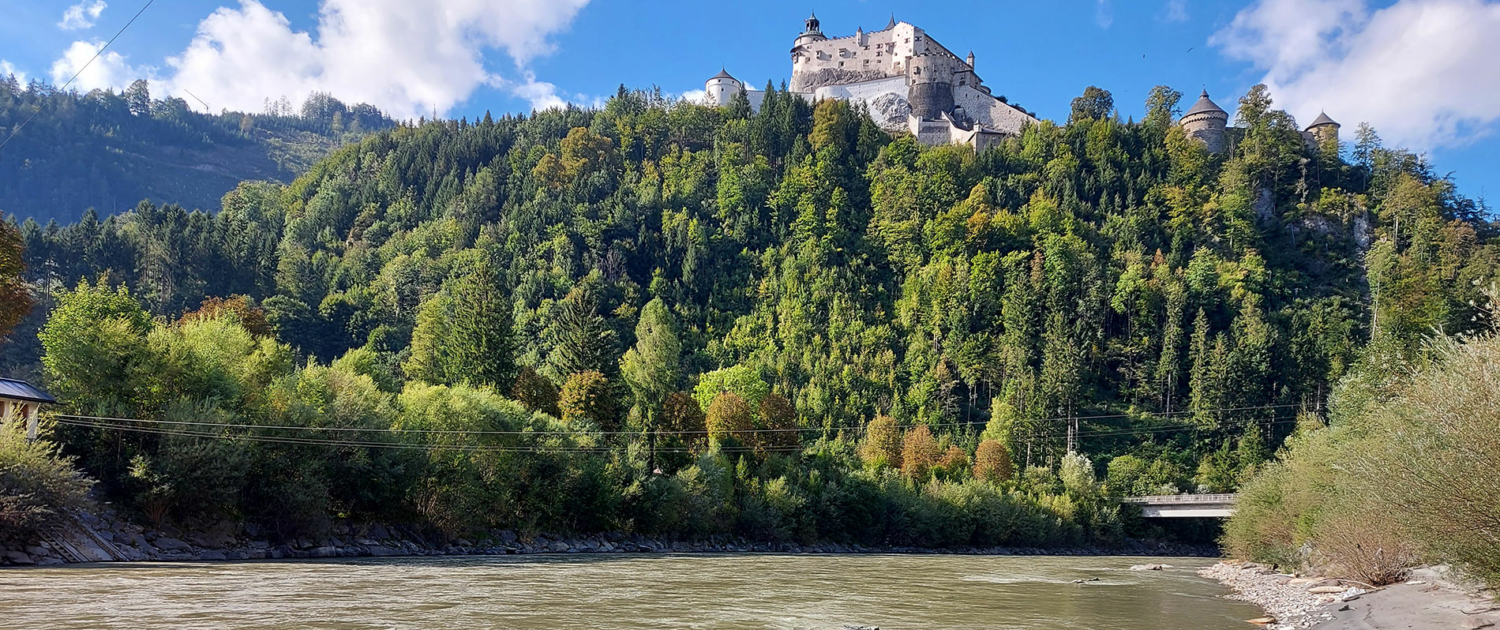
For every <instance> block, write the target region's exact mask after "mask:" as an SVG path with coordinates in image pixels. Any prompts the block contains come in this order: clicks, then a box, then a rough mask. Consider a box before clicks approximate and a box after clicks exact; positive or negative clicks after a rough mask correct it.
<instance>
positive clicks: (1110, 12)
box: [1094, 0, 1115, 28]
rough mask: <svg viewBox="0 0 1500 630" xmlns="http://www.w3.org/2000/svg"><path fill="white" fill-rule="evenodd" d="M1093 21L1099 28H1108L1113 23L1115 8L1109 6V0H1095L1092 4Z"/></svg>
mask: <svg viewBox="0 0 1500 630" xmlns="http://www.w3.org/2000/svg"><path fill="white" fill-rule="evenodd" d="M1094 23H1095V24H1098V25H1099V28H1109V27H1110V25H1111V24H1114V23H1115V8H1114V7H1113V6H1111V4H1110V0H1097V1H1096V4H1095V6H1094Z"/></svg>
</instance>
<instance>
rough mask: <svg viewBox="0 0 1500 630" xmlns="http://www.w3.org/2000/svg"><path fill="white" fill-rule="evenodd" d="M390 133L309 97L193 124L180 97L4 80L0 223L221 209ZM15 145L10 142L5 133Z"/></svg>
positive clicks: (351, 111)
mask: <svg viewBox="0 0 1500 630" xmlns="http://www.w3.org/2000/svg"><path fill="white" fill-rule="evenodd" d="M394 124H395V123H394V122H393V121H392V120H391V119H390V118H387V117H386V116H385V115H384V114H382V113H380V111H379V110H377V109H375V108H374V107H372V106H370V105H356V106H347V105H345V104H343V103H341V102H339V101H338V99H335V98H333V97H331V96H328V95H326V94H314V95H313V96H312V97H311V98H309V99H308V100H307V101H306V102H304V103H303V104H302V105H301V107H300V108H299V109H297V110H295V111H294V110H293V108H292V104H291V103H289V102H287V101H286V100H285V99H284V98H283V99H282V100H279V101H276V102H270V101H268V102H267V103H266V109H265V111H264V112H262V113H255V114H242V113H239V112H223V113H220V114H212V115H208V114H200V113H197V112H195V111H193V110H192V109H190V108H189V107H188V103H187V102H186V101H184V100H183V99H181V98H175V97H172V98H164V99H153V98H152V97H151V87H150V84H149V83H147V82H146V81H145V80H139V81H136V82H135V83H133V84H132V85H131V86H130V87H129V88H127V89H126V90H124V91H122V92H119V93H116V92H114V91H111V90H93V91H90V92H88V93H86V94H80V93H78V92H73V91H62V90H58V89H57V88H56V87H53V86H51V85H48V84H46V83H41V82H36V81H33V82H32V83H31V84H30V85H21V83H20V82H19V81H17V80H16V77H14V76H10V75H7V76H0V142H4V141H6V140H7V139H9V142H7V144H6V147H5V151H3V152H0V213H3V215H6V216H8V215H14V216H16V217H17V218H18V220H20V221H25V220H26V219H33V220H35V221H36V222H38V223H40V224H43V225H45V224H46V223H47V222H48V221H53V220H55V221H59V222H62V223H72V222H74V221H77V220H78V219H79V218H80V217H82V216H83V213H84V211H85V210H86V209H89V208H93V209H94V210H95V211H96V212H97V213H98V214H100V215H111V214H115V213H118V212H124V211H126V210H129V209H130V208H132V207H134V206H135V204H136V202H138V201H140V200H142V199H150V200H153V201H155V202H157V203H175V204H178V205H181V206H184V207H187V208H202V209H204V210H217V209H218V208H219V199H220V197H222V196H223V195H224V193H225V192H228V191H229V190H232V189H233V188H234V187H235V186H236V185H238V184H239V183H240V182H242V181H246V180H274V181H280V182H289V181H291V180H292V179H293V178H295V177H296V176H297V175H300V174H302V173H303V172H304V171H306V170H307V168H308V167H309V166H311V165H312V164H313V163H314V162H316V161H318V160H320V159H322V158H323V157H324V156H327V155H328V154H329V153H330V152H332V151H333V149H334V148H336V147H338V146H340V145H342V144H345V143H347V142H352V141H354V140H357V139H358V138H360V137H361V136H363V135H364V134H366V133H369V132H373V131H379V130H382V129H388V128H390V127H392V126H393V125H394ZM16 131H19V132H18V133H15V135H14V137H10V136H11V135H12V132H16Z"/></svg>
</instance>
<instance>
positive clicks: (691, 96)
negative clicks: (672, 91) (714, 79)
mask: <svg viewBox="0 0 1500 630" xmlns="http://www.w3.org/2000/svg"><path fill="white" fill-rule="evenodd" d="M676 98H678V99H681V100H684V101H687V102H689V103H703V102H705V101H706V99H707V98H708V92H707V91H705V90H703V89H701V88H700V89H697V90H688V91H686V92H683V93H681V94H678V95H676Z"/></svg>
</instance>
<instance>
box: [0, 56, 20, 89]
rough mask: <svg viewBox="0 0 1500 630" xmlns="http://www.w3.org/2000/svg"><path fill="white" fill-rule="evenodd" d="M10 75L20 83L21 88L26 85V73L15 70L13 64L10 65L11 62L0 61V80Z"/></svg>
mask: <svg viewBox="0 0 1500 630" xmlns="http://www.w3.org/2000/svg"><path fill="white" fill-rule="evenodd" d="M12 75H14V76H15V77H16V82H17V83H20V84H21V85H23V86H24V85H26V73H25V72H22V71H21V70H20V69H18V68H16V66H15V64H12V63H11V62H9V61H6V60H4V59H0V79H3V78H5V77H8V76H12Z"/></svg>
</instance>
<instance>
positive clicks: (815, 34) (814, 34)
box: [792, 13, 828, 48]
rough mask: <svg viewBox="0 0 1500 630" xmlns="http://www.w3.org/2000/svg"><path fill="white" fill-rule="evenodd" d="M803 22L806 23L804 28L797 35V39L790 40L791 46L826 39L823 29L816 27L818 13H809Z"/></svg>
mask: <svg viewBox="0 0 1500 630" xmlns="http://www.w3.org/2000/svg"><path fill="white" fill-rule="evenodd" d="M803 24H804V25H806V28H804V29H803V30H802V34H801V35H798V36H797V39H795V40H793V41H792V48H796V47H798V46H801V45H803V44H811V43H813V42H821V41H823V40H825V39H828V38H827V37H825V36H824V35H823V31H821V30H819V29H818V14H816V13H814V14H812V15H809V16H808V18H807V20H805V21H804V22H803Z"/></svg>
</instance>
